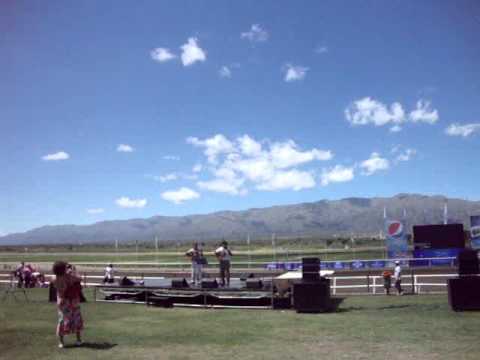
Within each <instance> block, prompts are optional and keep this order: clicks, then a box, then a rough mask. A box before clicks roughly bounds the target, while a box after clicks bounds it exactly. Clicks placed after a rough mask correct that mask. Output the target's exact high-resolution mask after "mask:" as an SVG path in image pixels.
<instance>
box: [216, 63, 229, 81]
mask: <svg viewBox="0 0 480 360" xmlns="http://www.w3.org/2000/svg"><path fill="white" fill-rule="evenodd" d="M218 75H219V76H220V77H221V78H231V77H232V71H231V70H230V68H229V67H228V66H225V65H224V66H222V67H221V68H220V70H218Z"/></svg>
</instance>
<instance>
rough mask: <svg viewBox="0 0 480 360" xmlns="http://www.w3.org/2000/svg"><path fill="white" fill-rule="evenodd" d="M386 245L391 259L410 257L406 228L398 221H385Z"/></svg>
mask: <svg viewBox="0 0 480 360" xmlns="http://www.w3.org/2000/svg"><path fill="white" fill-rule="evenodd" d="M385 234H386V236H385V245H386V247H387V254H388V257H389V258H391V259H392V258H404V257H408V256H409V254H408V242H407V234H406V232H405V226H404V225H403V223H402V222H401V221H398V220H387V221H385Z"/></svg>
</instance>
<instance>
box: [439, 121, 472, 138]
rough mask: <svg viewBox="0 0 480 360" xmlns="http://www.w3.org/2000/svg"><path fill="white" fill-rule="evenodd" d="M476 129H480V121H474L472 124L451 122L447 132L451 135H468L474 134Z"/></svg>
mask: <svg viewBox="0 0 480 360" xmlns="http://www.w3.org/2000/svg"><path fill="white" fill-rule="evenodd" d="M476 131H480V123H472V124H464V125H460V124H458V123H454V124H450V125H449V126H448V127H447V128H446V129H445V134H447V135H450V136H463V137H467V136H470V135H472V134H473V133H474V132H476Z"/></svg>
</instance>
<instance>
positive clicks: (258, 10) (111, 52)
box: [0, 1, 480, 234]
mask: <svg viewBox="0 0 480 360" xmlns="http://www.w3.org/2000/svg"><path fill="white" fill-rule="evenodd" d="M478 34H480V3H479V2H478V1H455V2H454V1H390V2H381V1H296V2H278V1H261V2H259V1H242V2H235V3H234V2H225V1H208V2H207V1H169V2H167V1H142V2H138V1H130V2H129V1H122V2H119V1H82V2H73V1H72V2H65V1H48V2H45V1H2V2H1V3H0V55H1V56H0V73H1V81H0V142H1V144H2V147H1V149H2V151H1V152H0V169H1V172H0V199H2V201H1V202H0V214H1V216H0V234H7V233H12V232H18V231H25V230H28V229H31V228H34V227H37V226H42V225H46V224H86V223H93V222H96V221H102V220H108V219H127V218H138V217H149V216H153V215H185V214H196V213H207V212H212V211H218V210H240V209H247V208H251V207H267V206H271V205H281V204H290V203H298V202H305V201H316V200H320V199H339V198H343V197H351V196H392V195H395V194H397V193H401V192H414V193H424V194H444V195H447V196H451V197H460V198H468V199H476V200H478V199H480V190H479V189H480V188H479V186H478V178H479V176H480V168H479V167H478V163H477V162H478V154H479V153H480V107H479V106H478V104H479V103H480V70H479V69H480V67H479V66H478V64H480V42H479V41H478V39H479V35H478Z"/></svg>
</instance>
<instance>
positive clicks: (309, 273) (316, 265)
mask: <svg viewBox="0 0 480 360" xmlns="http://www.w3.org/2000/svg"><path fill="white" fill-rule="evenodd" d="M302 278H303V280H305V281H319V280H320V259H319V258H315V257H307V258H302Z"/></svg>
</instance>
